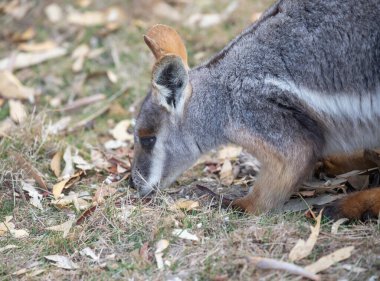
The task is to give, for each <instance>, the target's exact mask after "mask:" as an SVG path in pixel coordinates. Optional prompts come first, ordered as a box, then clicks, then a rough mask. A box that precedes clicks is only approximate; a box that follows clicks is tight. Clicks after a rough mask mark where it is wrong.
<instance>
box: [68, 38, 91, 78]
mask: <svg viewBox="0 0 380 281" xmlns="http://www.w3.org/2000/svg"><path fill="white" fill-rule="evenodd" d="M89 52H90V47H89V46H88V45H87V44H82V45H79V46H78V47H77V48H75V50H74V51H73V53H72V55H71V57H72V58H73V59H74V63H73V66H72V67H71V68H72V70H73V71H74V72H79V71H81V70H82V69H83V65H84V61H85V59H86V57H87V55H88V54H89Z"/></svg>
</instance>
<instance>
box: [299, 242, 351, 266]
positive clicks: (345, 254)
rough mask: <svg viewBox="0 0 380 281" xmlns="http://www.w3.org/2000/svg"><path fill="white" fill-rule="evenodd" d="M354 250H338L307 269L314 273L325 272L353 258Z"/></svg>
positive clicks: (346, 248)
mask: <svg viewBox="0 0 380 281" xmlns="http://www.w3.org/2000/svg"><path fill="white" fill-rule="evenodd" d="M354 249H355V247H354V246H349V247H344V248H341V249H339V250H336V251H335V252H333V253H331V254H329V255H327V256H324V257H322V258H320V259H319V260H317V261H316V262H315V263H312V264H310V265H308V266H305V269H306V270H308V271H310V272H313V273H318V272H321V271H323V270H326V269H327V268H329V267H330V266H332V265H334V264H336V263H338V262H340V261H342V260H345V259H348V258H349V257H350V256H351V254H352V251H353V250H354Z"/></svg>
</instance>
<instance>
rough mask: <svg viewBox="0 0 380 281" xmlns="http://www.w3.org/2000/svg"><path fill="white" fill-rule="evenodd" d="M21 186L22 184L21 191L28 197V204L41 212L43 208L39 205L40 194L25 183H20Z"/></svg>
mask: <svg viewBox="0 0 380 281" xmlns="http://www.w3.org/2000/svg"><path fill="white" fill-rule="evenodd" d="M21 184H22V189H23V190H25V191H26V192H28V194H29V196H30V204H32V205H33V206H34V207H36V208H38V209H40V210H43V207H42V204H41V199H42V194H40V193H39V192H38V191H37V189H36V188H35V187H34V186H33V185H31V184H29V183H27V182H25V181H22V182H21Z"/></svg>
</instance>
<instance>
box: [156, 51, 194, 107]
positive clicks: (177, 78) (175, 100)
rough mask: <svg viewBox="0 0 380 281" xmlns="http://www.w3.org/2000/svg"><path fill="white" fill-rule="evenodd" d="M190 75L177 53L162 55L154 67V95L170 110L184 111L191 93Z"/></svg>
mask: <svg viewBox="0 0 380 281" xmlns="http://www.w3.org/2000/svg"><path fill="white" fill-rule="evenodd" d="M188 84H189V75H188V72H187V68H186V67H185V65H184V63H183V61H182V59H181V58H180V57H178V56H176V55H166V56H164V57H162V58H161V59H160V60H159V61H158V62H157V63H156V64H155V65H154V67H153V74H152V86H153V89H154V90H153V95H154V96H155V98H156V100H157V102H158V103H159V104H160V105H162V106H164V107H165V108H166V109H167V110H168V111H169V112H173V111H175V112H177V113H182V111H183V106H184V104H185V100H186V99H187V98H188V95H189V94H190V93H191V90H190V87H188Z"/></svg>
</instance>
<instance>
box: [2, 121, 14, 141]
mask: <svg viewBox="0 0 380 281" xmlns="http://www.w3.org/2000/svg"><path fill="white" fill-rule="evenodd" d="M15 127H16V124H15V123H13V121H12V119H11V118H6V119H5V120H3V121H1V122H0V137H6V136H8V134H9V132H10V131H11V130H12V128H15Z"/></svg>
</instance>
